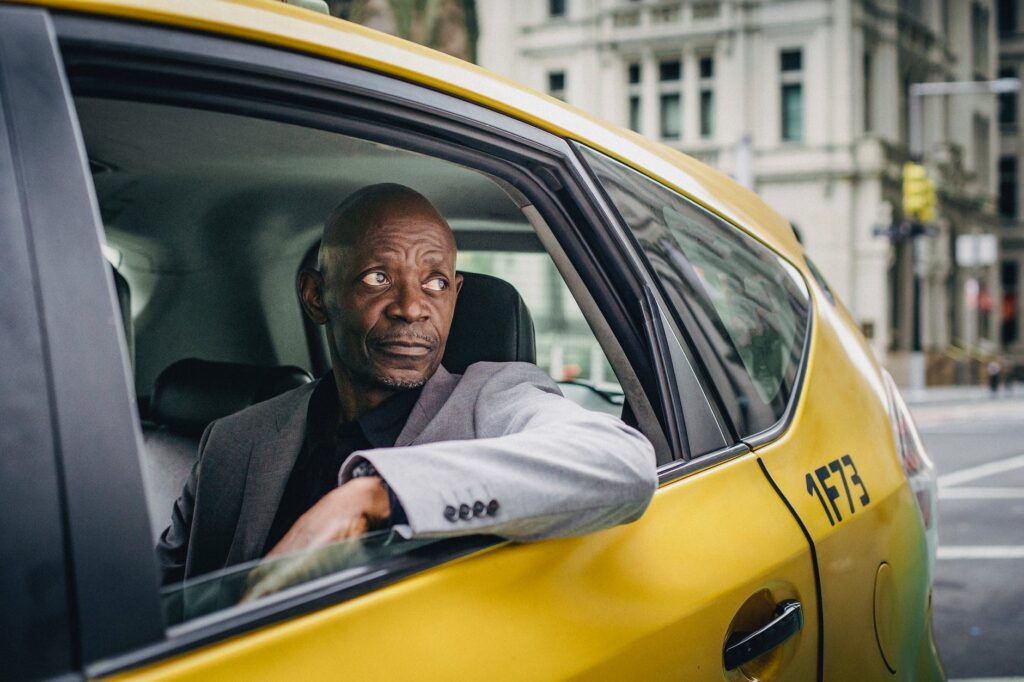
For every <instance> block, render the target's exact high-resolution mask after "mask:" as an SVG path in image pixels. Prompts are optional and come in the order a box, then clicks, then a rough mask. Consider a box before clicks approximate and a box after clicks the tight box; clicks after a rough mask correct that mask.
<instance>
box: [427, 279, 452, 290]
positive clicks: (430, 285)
mask: <svg viewBox="0 0 1024 682" xmlns="http://www.w3.org/2000/svg"><path fill="white" fill-rule="evenodd" d="M423 288H424V289H427V290H429V291H444V290H445V289H447V288H448V280H446V279H443V278H441V277H436V278H434V279H432V280H430V281H429V282H427V283H426V284H424V285H423Z"/></svg>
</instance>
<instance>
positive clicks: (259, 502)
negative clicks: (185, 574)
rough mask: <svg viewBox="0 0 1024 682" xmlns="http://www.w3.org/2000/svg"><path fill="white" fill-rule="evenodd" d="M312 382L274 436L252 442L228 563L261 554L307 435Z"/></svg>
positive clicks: (283, 413)
mask: <svg viewBox="0 0 1024 682" xmlns="http://www.w3.org/2000/svg"><path fill="white" fill-rule="evenodd" d="M315 385H316V384H315V383H314V384H309V386H310V387H311V388H310V389H309V390H308V391H306V392H305V393H304V394H302V395H301V396H299V397H298V398H299V399H298V400H297V402H296V403H295V405H294V408H293V409H291V410H290V411H284V412H282V413H281V415H280V416H279V418H278V422H277V436H276V437H274V438H267V439H263V440H261V441H257V442H256V443H255V445H254V446H253V450H252V455H251V457H250V459H249V470H248V472H247V473H246V477H245V492H244V493H243V497H242V507H241V510H240V511H239V514H238V523H237V525H236V526H235V534H234V537H233V538H232V540H231V547H230V549H229V550H228V558H227V563H228V564H229V565H231V564H236V563H241V562H243V561H252V560H253V559H259V558H260V557H261V556H263V545H264V543H266V541H267V534H268V533H270V526H271V524H273V522H274V516H275V515H276V514H277V508H278V507H279V506H280V504H281V498H282V497H283V496H284V489H285V486H286V485H287V484H288V477H289V476H290V475H291V471H292V467H294V466H295V460H297V459H298V457H299V452H300V451H301V450H302V444H303V442H304V441H305V438H306V411H307V409H308V407H309V397H310V396H311V395H312V394H313V390H312V387H313V386H315Z"/></svg>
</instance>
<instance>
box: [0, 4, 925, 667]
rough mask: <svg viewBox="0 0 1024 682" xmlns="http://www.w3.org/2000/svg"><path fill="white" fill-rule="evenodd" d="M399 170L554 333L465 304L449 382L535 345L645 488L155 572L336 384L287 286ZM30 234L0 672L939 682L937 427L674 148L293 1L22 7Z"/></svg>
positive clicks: (1, 134) (26, 224) (14, 204)
mask: <svg viewBox="0 0 1024 682" xmlns="http://www.w3.org/2000/svg"><path fill="white" fill-rule="evenodd" d="M381 181H390V182H400V183H403V184H406V185H409V186H411V187H413V188H415V189H416V190H418V191H420V192H422V193H423V194H424V195H426V196H427V197H428V198H430V199H431V201H432V202H434V203H435V205H437V206H438V207H439V209H440V210H441V212H442V213H443V214H444V215H445V216H446V217H447V218H448V220H449V222H450V223H451V225H452V228H453V230H454V232H455V235H456V239H457V243H458V247H459V261H458V264H459V269H460V270H461V271H464V272H467V273H478V274H480V275H489V276H490V277H492V278H498V279H502V280H504V281H506V282H508V283H510V284H511V285H512V286H513V287H514V288H515V289H516V291H517V292H518V296H519V299H518V303H517V304H516V305H517V306H519V305H521V306H522V308H523V309H525V310H526V311H528V312H527V313H526V315H525V317H524V318H523V319H522V320H521V321H520V324H521V326H520V327H519V328H517V330H515V331H514V332H510V331H507V330H506V327H505V325H506V321H507V320H508V319H509V318H510V317H512V316H511V315H504V314H503V313H501V314H497V315H494V314H493V313H494V311H495V310H498V311H499V313H500V311H501V310H504V309H503V308H500V307H498V304H497V303H496V302H495V301H493V300H491V299H489V298H488V294H487V292H486V291H485V290H483V289H480V290H479V291H478V294H479V295H478V296H477V298H476V300H475V302H470V303H466V304H465V305H464V304H463V301H462V298H461V297H460V301H459V306H460V307H459V308H458V309H457V310H456V319H455V323H454V326H453V331H452V340H451V341H450V343H451V344H452V345H453V346H458V347H459V348H461V349H462V350H461V351H459V352H460V353H461V355H460V357H459V358H454V357H453V358H451V359H449V356H448V355H446V360H445V364H446V366H447V365H448V363H449V360H450V361H451V362H452V367H449V369H452V370H453V371H457V370H458V369H459V368H460V367H461V366H464V365H465V363H467V362H471V361H474V360H476V359H509V360H512V359H515V360H527V361H532V362H535V363H537V364H538V365H539V366H541V367H542V368H544V369H546V370H547V371H549V372H550V373H551V375H552V376H553V377H554V378H555V379H556V380H557V381H558V382H559V383H560V385H561V387H562V390H563V392H564V394H565V395H566V396H567V397H569V398H571V399H573V400H575V401H577V402H579V403H580V404H582V405H583V406H584V407H587V408H588V409H595V410H601V411H604V412H608V413H611V414H614V415H616V416H618V417H619V418H621V419H623V420H625V421H626V422H628V423H630V424H632V425H634V426H636V427H637V428H639V429H640V430H641V431H643V433H644V434H645V435H646V436H647V437H648V438H649V439H650V441H651V442H652V443H653V444H654V446H655V450H656V452H657V457H658V473H659V479H660V487H659V489H658V491H657V493H656V494H655V497H654V500H653V502H652V503H651V505H650V507H649V509H648V510H647V512H646V513H645V514H644V516H643V517H642V518H641V519H640V520H638V521H636V522H634V523H631V524H628V525H624V526H618V527H614V528H610V529H606V530H603V531H601V532H597V533H593V534H591V535H587V536H584V537H576V538H569V539H560V540H549V541H544V542H537V543H532V544H531V543H527V544H516V543H510V542H504V541H501V540H499V539H497V538H493V537H483V536H472V537H461V538H432V539H412V540H406V541H402V540H400V539H395V538H393V537H391V536H390V535H389V534H387V533H385V532H379V533H376V534H371V535H370V536H367V537H364V538H361V539H359V540H353V541H347V542H341V543H337V544H335V545H331V546H329V547H327V548H325V549H321V550H314V551H312V552H308V553H306V554H303V555H300V556H286V557H282V558H278V559H274V560H267V561H263V562H256V563H254V564H241V565H236V566H231V567H228V568H225V569H223V570H218V571H212V572H210V573H208V574H205V575H201V576H198V577H196V578H194V579H190V580H187V581H185V582H184V583H175V584H171V585H167V586H164V587H160V586H159V579H158V577H157V564H156V559H155V557H154V553H153V546H154V542H155V539H156V538H157V537H158V536H159V533H160V531H161V530H162V529H163V528H164V527H165V526H166V525H167V523H168V521H169V519H170V514H171V509H172V506H173V502H174V499H175V497H176V496H177V494H178V491H180V489H181V485H182V482H183V481H184V478H185V477H186V476H187V474H188V471H189V469H190V468H191V466H192V463H193V461H194V458H195V453H196V445H197V442H198V438H199V434H201V433H202V430H203V428H204V427H205V425H206V424H207V423H209V422H210V421H212V420H214V419H216V418H218V417H220V416H224V415H226V414H229V413H232V412H234V411H236V410H238V409H241V408H243V407H246V406H247V405H250V404H252V403H254V402H257V401H259V400H262V399H265V398H267V397H270V396H272V395H275V394H276V393H279V392H281V391H283V390H286V389H287V388H290V387H292V386H295V385H299V384H302V383H304V382H307V381H310V380H311V377H314V376H317V375H320V374H322V373H323V372H324V371H326V369H327V367H328V360H327V352H326V349H325V345H324V340H323V337H322V335H321V333H320V331H319V329H318V328H316V327H312V326H310V325H308V324H305V323H304V322H303V318H302V314H301V311H300V307H299V305H298V301H297V300H296V297H295V291H294V281H295V276H296V273H297V271H298V270H299V268H301V267H302V266H303V264H304V263H308V262H310V259H312V258H315V253H316V248H317V245H318V239H319V234H320V228H321V226H322V223H323V220H324V217H325V216H326V215H327V213H328V212H329V211H330V209H331V208H332V207H333V206H334V205H335V204H336V203H337V202H338V201H339V200H340V199H341V198H343V197H344V196H345V195H346V194H347V193H349V192H351V191H352V190H354V189H356V188H358V187H361V186H363V185H366V184H369V183H372V182H381ZM0 240H2V241H0V245H2V248H0V281H2V282H3V290H4V295H3V296H2V297H0V316H2V319H3V325H2V328H0V329H2V331H0V357H2V358H3V361H2V363H0V377H2V382H0V386H2V389H0V442H2V443H3V448H2V451H3V458H2V463H0V500H3V502H4V505H5V510H6V511H5V515H4V520H3V522H2V524H3V533H2V535H0V552H2V556H3V557H4V560H3V561H2V562H0V588H2V595H3V604H4V607H3V609H2V611H0V612H2V614H3V615H2V616H0V660H2V661H3V676H4V677H5V678H6V679H41V678H51V677H54V678H67V679H71V678H79V677H89V678H112V679H124V680H171V679H174V680H178V679H215V680H254V679H280V680H295V679H301V680H334V679H350V680H370V679H376V680H403V679H409V680H433V679H437V680H453V679H467V678H476V677H484V678H486V679H489V680H546V679H551V680H561V679H599V680H622V679H634V680H662V679H681V680H729V681H732V682H740V681H742V680H889V679H892V678H897V679H903V680H932V679H942V678H943V672H942V668H941V664H940V661H939V658H938V655H937V653H936V650H935V645H934V642H933V639H932V635H931V609H930V597H931V581H932V575H933V568H934V560H935V538H936V534H935V523H936V519H935V503H936V492H935V480H934V472H933V469H932V466H931V463H930V461H929V459H928V457H927V456H926V454H925V453H924V451H923V449H922V447H921V443H920V440H919V439H918V437H917V434H916V432H915V429H914V426H913V424H912V422H911V419H910V417H909V414H908V412H907V409H906V407H905V406H904V404H903V402H902V400H901V399H900V397H899V394H898V392H897V391H896V389H895V387H894V386H893V383H892V381H891V379H890V378H889V377H888V375H887V374H886V373H885V372H884V371H883V370H882V369H881V368H880V367H879V365H878V363H877V361H876V360H875V358H874V357H873V355H872V353H871V351H870V349H869V348H868V347H867V346H866V344H865V342H864V340H863V338H862V337H861V335H860V333H859V331H858V330H857V327H856V325H855V324H854V323H853V321H852V320H851V319H850V316H849V315H848V313H847V311H846V310H845V309H844V308H843V305H842V303H841V302H840V301H838V300H836V298H835V296H834V295H833V294H832V292H831V291H830V289H829V287H828V284H827V283H826V282H825V281H824V279H823V278H822V277H821V276H820V274H819V273H818V272H817V270H816V269H815V268H814V266H813V264H812V263H811V262H810V261H809V260H808V259H807V256H806V254H805V253H804V250H803V248H802V247H801V245H800V243H799V242H798V241H797V239H796V238H795V236H794V233H793V230H792V228H791V227H790V225H788V224H787V222H786V221H785V220H784V219H782V218H781V217H780V216H779V215H777V214H776V213H774V212H773V211H772V210H771V209H770V208H769V207H767V206H766V205H765V204H764V203H762V202H761V201H760V200H759V199H758V198H757V197H756V196H754V195H753V194H751V193H750V192H748V191H746V190H744V189H742V188H741V187H739V186H737V185H736V184H735V183H734V182H732V181H731V180H730V179H729V178H727V177H725V176H723V175H721V174H719V173H717V172H715V171H714V170H711V169H709V168H707V167H705V166H703V165H701V164H700V163H698V162H696V161H694V160H692V159H690V158H688V157H686V156H684V155H682V154H679V153H677V152H674V151H672V150H669V149H667V148H664V147H661V146H659V145H657V144H654V143H652V142H649V141H647V140H645V139H643V138H641V137H639V136H637V135H635V134H632V133H629V132H626V131H623V130H620V129H618V128H616V127H615V126H611V125H608V124H605V123H602V122H601V121H597V120H594V119H592V118H590V117H588V116H586V115H585V114H583V113H581V112H579V111H577V110H575V109H573V108H571V107H569V106H566V105H565V104H563V103H561V102H558V101H556V100H554V99H551V98H549V97H546V96H544V95H541V94H538V93H535V92H532V91H530V90H528V89H525V88H522V87H520V86H518V85H516V84H515V83H512V82H509V81H507V80H504V79H502V78H500V77H497V76H494V75H492V74H489V73H487V72H486V71H484V70H482V69H479V68H477V67H475V66H473V65H471V64H467V63H464V62H461V61H458V60H455V59H452V58H448V57H445V56H443V55H440V54H437V53H435V52H432V51H430V50H427V49H424V48H421V47H418V46H416V45H412V44H409V43H406V42H403V41H401V40H397V39H394V38H390V37H388V36H384V35H380V34H378V33H375V32H373V31H370V30H367V29H365V28H362V27H360V26H356V25H352V24H348V23H346V22H343V21H340V20H337V19H334V18H331V17H329V16H324V15H321V14H317V13H315V12H311V11H308V10H306V9H303V8H299V7H293V6H289V5H286V4H281V3H277V2H271V1H269V0H267V1H264V0H233V1H228V0H223V1H219V0H218V1H215V0H41V1H39V2H24V3H22V2H13V3H11V2H6V1H4V2H0ZM517 309H518V308H517ZM485 313H492V315H491V317H492V318H494V319H496V320H497V322H496V323H495V329H496V330H497V333H498V335H499V336H500V334H505V333H509V334H511V333H515V334H517V336H516V338H515V342H513V343H507V341H508V339H507V338H506V339H499V341H498V342H493V341H489V340H488V338H489V337H490V336H491V335H489V334H481V333H479V329H480V324H479V319H480V317H479V316H481V315H483V314H485ZM517 319H518V318H517ZM485 337H488V338H485ZM449 350H450V349H449ZM452 352H454V351H452ZM460 363H461V365H460ZM239 475H244V472H239ZM223 503H225V504H229V503H230V501H223Z"/></svg>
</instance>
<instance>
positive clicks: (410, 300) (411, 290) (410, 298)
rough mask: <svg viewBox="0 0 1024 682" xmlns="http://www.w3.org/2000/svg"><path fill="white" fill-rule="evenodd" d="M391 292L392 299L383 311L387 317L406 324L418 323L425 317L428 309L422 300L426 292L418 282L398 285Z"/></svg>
mask: <svg viewBox="0 0 1024 682" xmlns="http://www.w3.org/2000/svg"><path fill="white" fill-rule="evenodd" d="M393 291H394V292H395V294H394V297H393V298H392V299H391V302H390V303H389V304H388V307H387V308H386V310H385V312H386V313H387V315H388V317H392V318H395V319H400V320H405V321H406V322H419V321H420V320H423V319H425V318H426V317H427V314H428V313H427V311H428V308H427V306H426V305H425V301H424V300H423V299H424V297H425V296H426V292H424V291H423V288H422V287H420V284H419V282H402V283H399V284H398V286H396V287H395V288H394V289H393Z"/></svg>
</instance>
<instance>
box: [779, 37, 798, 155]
mask: <svg viewBox="0 0 1024 682" xmlns="http://www.w3.org/2000/svg"><path fill="white" fill-rule="evenodd" d="M779 70H780V71H781V74H780V78H779V81H780V84H781V92H780V100H781V104H782V106H781V114H782V131H781V132H782V140H783V141H784V142H799V141H801V140H803V138H804V85H803V51H802V50H783V51H782V52H781V53H779Z"/></svg>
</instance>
